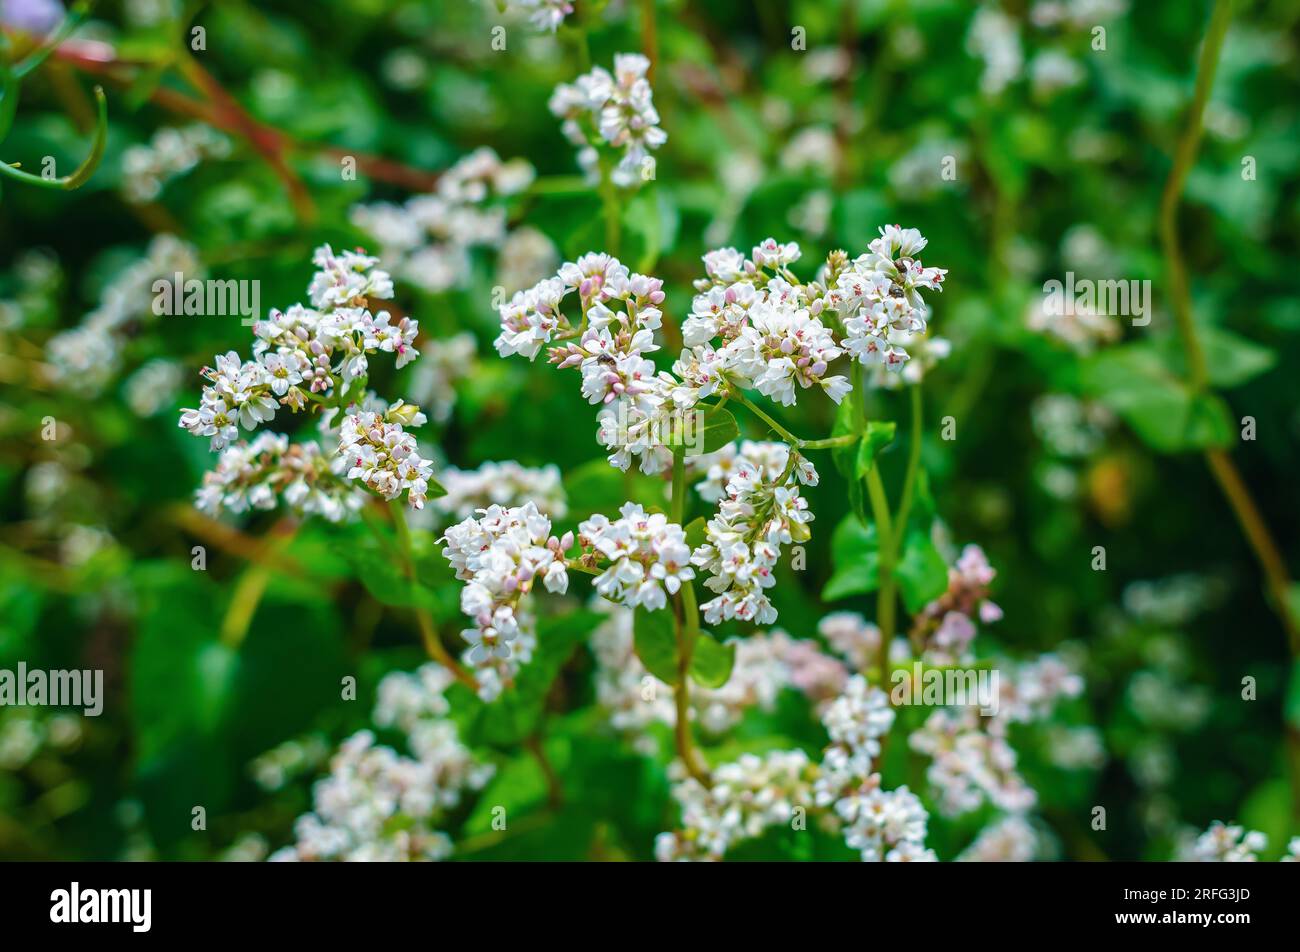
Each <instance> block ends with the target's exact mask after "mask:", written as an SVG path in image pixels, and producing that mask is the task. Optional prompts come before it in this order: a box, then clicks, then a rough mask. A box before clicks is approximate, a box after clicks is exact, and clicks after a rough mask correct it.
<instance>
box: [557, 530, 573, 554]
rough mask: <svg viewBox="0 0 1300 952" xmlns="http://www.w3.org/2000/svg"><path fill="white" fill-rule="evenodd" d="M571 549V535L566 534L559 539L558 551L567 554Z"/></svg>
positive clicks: (569, 533)
mask: <svg viewBox="0 0 1300 952" xmlns="http://www.w3.org/2000/svg"><path fill="white" fill-rule="evenodd" d="M571 548H573V533H572V532H566V533H565V534H564V535H563V536H561V537H560V551H561V552H567V551H569V549H571Z"/></svg>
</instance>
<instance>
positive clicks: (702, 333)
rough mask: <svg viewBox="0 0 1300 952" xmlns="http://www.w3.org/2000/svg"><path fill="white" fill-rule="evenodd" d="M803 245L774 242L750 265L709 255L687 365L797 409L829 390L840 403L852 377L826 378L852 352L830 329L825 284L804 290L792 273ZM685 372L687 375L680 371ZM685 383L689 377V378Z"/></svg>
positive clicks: (725, 252)
mask: <svg viewBox="0 0 1300 952" xmlns="http://www.w3.org/2000/svg"><path fill="white" fill-rule="evenodd" d="M799 257H800V251H799V246H798V245H797V244H796V243H794V242H788V243H786V244H781V243H779V242H777V241H776V240H775V239H774V238H768V239H767V240H765V241H764V242H763V243H762V244H760V245H758V246H756V247H755V248H754V249H753V250H752V251H751V252H750V257H749V258H745V256H744V255H743V254H741V252H739V251H737V250H736V249H735V248H719V249H717V250H715V251H711V252H709V253H708V254H706V255H705V256H704V269H705V273H706V275H707V277H705V278H702V279H700V280H698V281H696V282H695V288H696V290H697V291H698V292H699V293H698V294H697V295H696V296H695V298H694V300H693V302H692V304H691V313H690V315H689V316H688V317H687V318H686V320H685V321H684V322H683V323H682V340H683V342H684V343H685V344H686V345H687V347H688V348H690V349H689V350H687V351H685V352H683V354H682V360H681V363H682V364H683V365H684V367H686V368H690V369H692V370H693V372H695V373H699V372H700V371H699V370H698V369H695V365H699V366H700V368H702V369H704V370H706V371H707V370H709V369H711V368H715V367H716V368H717V369H716V370H714V373H715V374H718V373H722V374H725V375H726V376H727V377H729V378H732V379H735V380H736V381H737V382H738V383H740V384H743V385H745V386H748V387H753V388H754V389H756V390H758V391H759V392H760V393H762V394H763V395H764V396H767V397H770V398H771V399H773V400H775V401H777V402H778V403H781V404H783V405H785V406H790V405H791V404H793V403H795V400H796V390H795V385H796V384H797V385H798V387H799V388H800V389H807V388H808V387H812V386H814V385H815V386H819V387H821V388H822V389H823V390H824V391H825V392H826V394H827V395H828V396H829V397H830V398H831V399H832V400H834V401H835V402H836V403H839V402H840V401H841V400H842V399H843V398H844V395H845V394H846V393H848V391H849V382H848V378H846V377H844V376H829V377H828V376H826V373H827V367H828V365H829V364H830V363H831V362H832V361H833V360H835V358H837V357H839V356H840V355H841V354H842V353H844V348H843V347H841V346H839V345H837V344H836V342H835V339H834V336H833V334H832V332H831V328H830V327H828V326H826V325H825V324H823V322H822V316H823V314H827V315H828V316H830V315H829V312H828V311H827V304H828V303H829V300H828V297H827V296H826V295H825V294H824V293H823V292H822V290H821V288H820V286H818V285H804V284H801V283H799V281H798V280H797V279H796V278H795V277H794V275H793V274H791V273H790V270H789V266H790V265H791V264H793V263H794V262H795V261H797V260H799ZM679 373H682V372H681V371H679ZM682 375H683V376H688V375H687V374H685V373H683V374H682Z"/></svg>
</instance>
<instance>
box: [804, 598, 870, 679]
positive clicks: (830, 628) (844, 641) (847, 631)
mask: <svg viewBox="0 0 1300 952" xmlns="http://www.w3.org/2000/svg"><path fill="white" fill-rule="evenodd" d="M817 632H818V634H820V635H821V636H822V637H823V638H825V639H826V640H827V641H828V642H830V646H831V647H832V648H834V649H835V651H836V652H838V653H839V654H840V655H841V656H842V657H844V658H846V659H847V660H848V661H849V663H850V664H851V665H852V666H853V668H854V669H855V670H858V671H861V670H863V669H864V668H866V667H867V666H869V665H871V664H873V663H875V661H876V659H877V657H878V656H879V653H880V629H879V628H877V627H876V626H875V625H874V624H872V623H871V622H869V621H867V620H866V619H865V618H863V617H862V616H861V615H859V614H858V613H857V612H831V613H830V614H829V615H825V616H823V617H822V620H821V621H819V622H818V623H817Z"/></svg>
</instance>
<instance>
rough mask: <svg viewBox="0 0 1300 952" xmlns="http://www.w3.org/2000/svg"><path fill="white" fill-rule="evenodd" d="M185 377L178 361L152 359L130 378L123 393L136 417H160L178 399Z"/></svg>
mask: <svg viewBox="0 0 1300 952" xmlns="http://www.w3.org/2000/svg"><path fill="white" fill-rule="evenodd" d="M181 377H182V372H181V366H180V364H178V363H176V362H175V361H173V360H164V359H155V360H151V361H149V362H148V363H146V364H144V365H143V366H141V367H140V369H139V370H137V371H136V372H135V373H133V374H132V375H131V376H130V377H128V378H127V380H126V383H125V384H124V386H123V396H125V398H126V403H127V405H128V406H129V407H130V408H131V411H132V412H133V413H135V415H136V416H140V417H151V416H156V415H157V414H158V413H159V412H160V411H162V410H163V409H164V408H165V407H168V406H170V405H171V402H172V400H173V399H175V397H176V393H177V391H178V390H179V389H180V385H181Z"/></svg>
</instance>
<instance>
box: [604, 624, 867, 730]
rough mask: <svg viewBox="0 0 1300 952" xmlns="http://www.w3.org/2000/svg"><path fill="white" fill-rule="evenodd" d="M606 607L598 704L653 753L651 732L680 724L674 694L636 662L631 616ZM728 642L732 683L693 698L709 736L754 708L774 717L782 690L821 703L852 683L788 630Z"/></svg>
mask: <svg viewBox="0 0 1300 952" xmlns="http://www.w3.org/2000/svg"><path fill="white" fill-rule="evenodd" d="M600 604H601V606H608V611H609V618H608V620H606V621H604V622H602V623H601V624H600V625H599V626H598V627H597V628H596V630H595V631H593V632H592V636H591V647H592V652H593V654H594V655H595V656H596V697H597V701H598V702H599V704H600V706H601V707H602V708H603V709H604V710H606V711H607V712H609V719H610V724H611V726H613V727H614V728H615V729H616V730H618V731H621V732H623V733H625V734H628V735H629V736H630V737H631V739H632V741H633V743H634V744H635V745H636V746H637V749H639V750H644V751H646V752H648V753H654V752H655V751H656V749H657V748H656V744H655V742H654V740H653V738H651V737H650V736H648V735H647V734H646V729H647V728H648V727H649V726H650V725H651V724H664V725H667V726H669V727H671V726H672V725H673V724H675V723H676V720H677V715H676V709H675V708H674V706H673V702H672V696H673V692H672V688H671V687H669V686H668V685H667V684H664V683H663V682H662V681H660V680H658V679H657V678H655V677H654V676H653V675H652V674H650V673H649V672H648V671H646V669H645V666H644V665H643V664H642V663H641V659H640V658H638V657H637V656H636V651H635V644H634V638H633V630H632V620H633V615H632V612H631V611H630V610H629V609H626V608H623V607H621V606H609V605H608V603H607V602H601V603H600ZM729 643H730V644H734V645H735V652H736V656H735V663H734V665H733V667H732V671H731V677H730V678H728V679H727V683H726V684H724V685H722V686H721V687H718V688H705V687H702V686H699V685H697V686H695V687H694V688H693V689H692V691H691V694H690V703H691V717H692V719H693V720H694V721H695V723H697V724H699V725H700V727H702V728H703V729H704V730H705V731H708V732H709V733H710V734H722V733H723V732H725V731H727V730H730V729H731V728H733V727H735V726H736V725H737V724H738V723H740V720H741V718H742V717H743V716H744V714H745V712H746V711H748V710H750V709H751V708H758V709H759V710H764V711H771V710H773V708H774V707H775V705H776V700H777V695H778V694H779V693H780V691H781V690H782V689H783V688H786V687H790V688H794V689H795V690H797V691H800V692H802V693H803V694H805V695H806V696H807V697H808V698H809V699H810V700H811V701H813V702H814V703H815V704H820V703H823V702H825V701H826V700H827V699H829V698H831V697H834V696H835V695H838V694H839V693H840V692H841V691H842V690H843V688H844V684H845V682H846V681H847V679H848V672H847V671H846V670H845V668H844V666H843V665H842V664H841V663H840V662H838V661H837V660H836V659H834V658H831V657H829V656H827V655H825V654H822V653H821V652H820V651H819V650H818V649H817V646H816V645H815V644H813V643H812V642H810V641H804V640H801V639H797V638H791V637H790V636H789V635H787V634H786V633H785V632H783V631H773V632H771V633H768V634H764V633H762V632H756V633H754V634H752V635H749V636H748V637H745V638H740V639H732V640H731V641H730V642H729Z"/></svg>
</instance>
